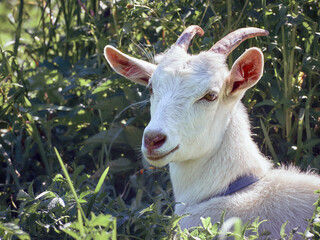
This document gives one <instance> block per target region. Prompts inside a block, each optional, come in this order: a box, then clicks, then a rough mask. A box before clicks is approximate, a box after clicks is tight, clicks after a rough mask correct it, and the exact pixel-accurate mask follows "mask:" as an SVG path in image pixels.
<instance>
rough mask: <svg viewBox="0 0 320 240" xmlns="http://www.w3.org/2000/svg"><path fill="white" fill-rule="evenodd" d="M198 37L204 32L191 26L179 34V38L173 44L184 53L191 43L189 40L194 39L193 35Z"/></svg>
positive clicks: (195, 26) (197, 27)
mask: <svg viewBox="0 0 320 240" xmlns="http://www.w3.org/2000/svg"><path fill="white" fill-rule="evenodd" d="M196 34H197V35H198V36H200V37H202V36H203V35H204V31H203V30H202V28H201V27H199V26H197V25H191V26H189V27H187V28H186V29H185V30H184V31H183V33H181V35H180V37H179V38H178V40H177V41H176V43H175V46H179V47H181V48H183V49H185V50H186V51H187V50H188V47H189V44H190V42H191V39H192V38H193V37H194V35H196Z"/></svg>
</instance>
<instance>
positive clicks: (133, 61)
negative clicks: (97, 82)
mask: <svg viewBox="0 0 320 240" xmlns="http://www.w3.org/2000/svg"><path fill="white" fill-rule="evenodd" d="M104 56H105V58H106V59H107V61H108V63H109V64H110V66H111V67H112V69H113V70H114V71H115V72H117V73H119V74H120V75H122V76H124V77H125V78H127V79H130V80H131V81H134V82H136V83H139V84H142V85H145V86H146V85H147V84H148V82H149V79H150V78H151V76H152V74H153V72H154V70H155V69H156V65H154V64H152V63H148V62H146V61H143V60H140V59H137V58H133V57H130V56H128V55H126V54H124V53H122V52H120V51H119V50H117V49H116V48H114V47H112V46H110V45H107V46H105V48H104Z"/></svg>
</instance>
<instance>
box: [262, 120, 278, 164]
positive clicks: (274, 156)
mask: <svg viewBox="0 0 320 240" xmlns="http://www.w3.org/2000/svg"><path fill="white" fill-rule="evenodd" d="M260 125H261V128H262V131H263V134H264V138H265V140H266V143H267V146H268V148H269V151H270V153H271V155H272V157H273V160H274V161H275V162H276V163H278V162H279V160H278V157H277V154H276V152H275V151H274V148H273V146H272V143H271V140H270V137H269V134H268V132H267V129H266V127H265V125H264V124H263V122H262V120H261V119H260Z"/></svg>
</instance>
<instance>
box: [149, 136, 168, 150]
mask: <svg viewBox="0 0 320 240" xmlns="http://www.w3.org/2000/svg"><path fill="white" fill-rule="evenodd" d="M166 139H167V136H166V135H164V134H163V133H160V132H147V133H146V134H145V135H144V146H145V147H146V148H147V149H148V150H149V151H153V150H155V149H158V148H160V147H161V146H162V145H163V144H164V143H165V142H166Z"/></svg>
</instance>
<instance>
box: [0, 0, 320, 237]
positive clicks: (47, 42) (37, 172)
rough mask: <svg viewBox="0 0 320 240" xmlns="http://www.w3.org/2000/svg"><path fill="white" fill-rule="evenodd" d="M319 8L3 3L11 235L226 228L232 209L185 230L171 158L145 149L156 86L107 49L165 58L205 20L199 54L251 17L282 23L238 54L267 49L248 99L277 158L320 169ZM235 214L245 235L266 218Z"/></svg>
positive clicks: (1, 89)
mask: <svg viewBox="0 0 320 240" xmlns="http://www.w3.org/2000/svg"><path fill="white" fill-rule="evenodd" d="M319 7H320V3H318V2H317V1H312V0H309V1H290V0H286V1H261V2H251V1H248V0H246V1H231V0H222V1H219V2H214V3H213V2H211V1H202V0H201V1H191V0H185V1H113V2H106V1H98V0H91V1H81V0H78V1H75V0H72V1H63V0H52V1H28V2H26V1H23V0H15V1H10V2H9V1H5V2H0V17H1V20H2V22H3V25H1V26H0V28H1V30H2V34H1V36H0V44H1V45H0V46H1V47H0V60H1V63H0V77H1V78H0V79H1V81H0V135H1V137H0V166H1V167H0V196H1V198H0V236H3V238H4V239H16V238H19V239H30V238H36V239H43V238H59V239H60V238H64V239H68V238H72V237H73V238H76V239H99V238H101V239H107V238H110V239H116V238H118V239H166V238H173V236H174V234H175V233H176V234H177V236H178V237H180V238H182V239H197V238H201V239H207V238H210V239H212V238H214V237H215V236H217V234H218V233H219V232H220V231H221V226H222V224H223V222H224V220H223V215H222V218H221V221H220V222H219V223H215V224H214V223H213V224H211V223H210V219H203V226H202V227H198V228H195V229H191V230H189V231H187V230H184V231H181V230H180V229H179V225H178V220H179V219H180V218H181V217H182V216H176V215H174V213H173V207H174V203H173V199H172V187H171V184H170V180H169V176H168V173H167V170H166V169H154V168H151V167H149V166H147V165H144V164H143V163H141V161H140V153H139V145H140V142H141V136H142V132H143V128H144V127H145V126H146V124H147V122H148V120H149V112H148V94H147V91H146V90H145V89H144V88H143V87H141V86H138V85H135V84H132V83H131V82H129V81H127V80H125V79H123V78H122V77H120V76H118V75H116V74H115V73H114V72H113V71H112V70H111V69H110V67H109V66H108V64H107V63H106V61H105V59H104V57H103V47H104V46H105V45H106V44H111V45H114V46H116V47H117V48H119V49H121V50H123V51H124V52H126V53H128V54H130V55H132V56H135V57H139V58H142V59H146V60H152V58H153V56H154V54H156V53H160V52H162V51H164V50H165V49H167V48H168V47H169V46H170V45H171V44H173V43H174V42H175V41H176V39H177V36H178V35H179V34H180V33H181V32H182V31H183V29H184V28H185V27H186V26H189V25H192V24H197V25H200V26H201V27H202V28H203V29H204V30H205V36H204V37H203V38H196V39H195V40H193V44H192V45H191V47H190V51H191V53H198V52H199V51H204V50H208V49H209V48H210V47H211V46H212V44H213V43H214V42H216V41H218V40H219V39H220V38H221V37H222V36H224V35H226V34H227V33H228V32H230V31H232V30H235V29H237V28H240V27H246V26H252V27H260V28H265V29H267V30H269V32H270V36H269V37H268V38H257V39H251V40H249V41H246V42H245V43H243V44H241V45H240V46H239V47H238V48H237V49H236V50H235V51H234V52H233V53H232V55H231V56H230V57H229V58H228V61H229V65H231V64H232V62H233V59H236V58H237V57H238V56H239V55H240V54H241V53H242V52H243V51H244V50H245V49H246V48H248V47H250V46H256V47H259V48H261V49H262V50H263V51H264V54H265V58H266V63H265V72H264V75H263V78H262V79H261V80H260V81H259V83H258V84H257V86H256V87H254V88H253V89H251V90H250V91H248V92H247V94H246V96H245V98H244V100H243V101H244V103H245V104H246V106H247V107H248V110H249V114H250V115H251V119H252V125H253V126H255V128H254V133H255V140H256V141H257V142H258V143H259V146H260V148H261V150H262V152H263V153H265V154H266V155H267V156H272V158H273V160H274V163H275V164H295V165H297V166H299V167H301V168H302V169H307V168H314V169H318V170H319V169H320V161H319V160H320V157H319V156H320V155H319V153H320V140H319V131H320V130H319V119H320V114H319V92H320V91H319V80H318V79H319V69H320V49H319V38H320V33H319V23H320V22H319V19H320V11H319ZM62 161H63V162H62ZM59 163H60V164H59ZM106 169H108V175H106V173H107V170H106ZM318 205H319V204H318ZM317 211H318V213H319V208H318V210H317ZM315 213H316V212H315ZM313 218H314V219H317V216H316V214H315V215H314V216H313ZM235 223H236V224H235V231H234V233H231V234H234V235H235V238H238V239H241V238H242V236H243V234H244V232H245V231H246V230H251V231H252V232H253V233H254V232H255V230H256V229H257V228H258V226H259V220H258V219H257V220H256V221H255V222H254V223H252V224H250V225H249V224H244V225H243V224H242V223H241V222H239V221H238V220H236V221H235ZM319 229H320V225H319V221H318V222H316V223H315V224H313V225H310V233H312V234H313V235H314V237H315V238H316V237H319V232H320V230H319ZM222 230H223V229H222ZM256 235H257V234H256ZM254 238H255V237H254V236H252V239H254Z"/></svg>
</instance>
